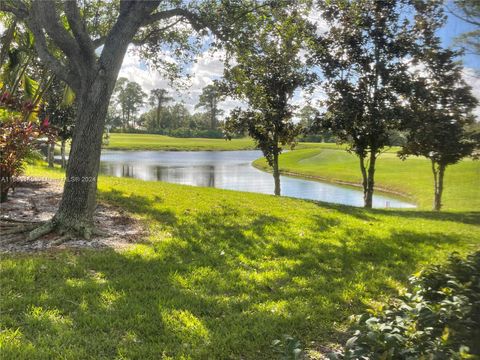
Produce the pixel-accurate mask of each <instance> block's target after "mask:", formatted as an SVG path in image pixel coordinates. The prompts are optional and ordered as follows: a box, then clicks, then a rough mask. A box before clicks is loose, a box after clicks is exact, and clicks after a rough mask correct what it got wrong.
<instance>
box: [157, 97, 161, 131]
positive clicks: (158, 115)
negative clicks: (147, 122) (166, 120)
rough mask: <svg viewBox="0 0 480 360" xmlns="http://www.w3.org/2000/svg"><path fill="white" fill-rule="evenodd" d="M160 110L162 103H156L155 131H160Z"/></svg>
mask: <svg viewBox="0 0 480 360" xmlns="http://www.w3.org/2000/svg"><path fill="white" fill-rule="evenodd" d="M161 110H162V102H161V101H158V105H157V119H156V120H157V129H158V130H160V128H161V127H160V111H161Z"/></svg>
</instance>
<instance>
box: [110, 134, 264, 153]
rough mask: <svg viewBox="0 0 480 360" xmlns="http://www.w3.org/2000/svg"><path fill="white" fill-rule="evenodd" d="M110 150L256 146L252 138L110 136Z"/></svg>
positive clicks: (243, 147) (207, 148) (212, 148)
mask: <svg viewBox="0 0 480 360" xmlns="http://www.w3.org/2000/svg"><path fill="white" fill-rule="evenodd" d="M105 148H106V149H109V150H171V151H173V150H175V151H196V150H253V149H255V144H254V142H253V140H252V139H250V138H243V139H233V140H231V141H229V140H225V139H206V138H174V137H170V136H164V135H153V134H118V133H112V134H110V143H109V145H108V146H105Z"/></svg>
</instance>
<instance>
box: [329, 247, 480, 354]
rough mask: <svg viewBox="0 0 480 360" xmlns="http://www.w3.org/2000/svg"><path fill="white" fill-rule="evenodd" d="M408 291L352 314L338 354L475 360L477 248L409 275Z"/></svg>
mask: <svg viewBox="0 0 480 360" xmlns="http://www.w3.org/2000/svg"><path fill="white" fill-rule="evenodd" d="M410 281H411V285H412V290H413V291H412V292H411V293H406V294H404V295H403V296H402V297H400V298H397V299H394V300H393V301H392V303H391V304H390V305H388V306H385V307H383V308H382V309H379V310H376V311H374V310H372V311H370V313H369V314H363V315H361V316H356V317H355V320H356V331H355V333H354V336H353V337H352V338H350V339H349V340H348V341H347V343H346V346H345V351H344V353H343V354H342V355H335V356H332V357H336V358H343V359H479V358H480V252H476V253H474V254H472V255H470V256H468V257H467V258H466V259H462V258H460V257H459V256H458V255H457V254H453V255H452V256H451V258H450V259H449V261H448V263H447V264H445V265H439V266H432V267H429V268H427V269H426V270H425V271H423V272H421V273H420V274H418V275H416V276H414V277H412V278H411V279H410Z"/></svg>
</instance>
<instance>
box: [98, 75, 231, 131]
mask: <svg viewBox="0 0 480 360" xmlns="http://www.w3.org/2000/svg"><path fill="white" fill-rule="evenodd" d="M222 98H223V95H222V93H221V92H220V90H219V88H218V85H217V84H216V83H213V84H211V85H207V86H206V87H205V88H204V89H203V91H202V93H201V94H200V97H199V101H198V103H197V104H196V106H195V109H202V110H203V111H202V112H194V113H191V112H190V111H189V110H188V108H187V107H186V105H185V104H184V103H182V102H175V101H174V98H173V97H172V96H171V95H170V94H169V92H168V90H166V89H153V90H151V91H150V95H147V94H146V93H145V92H144V91H143V89H142V87H141V86H140V84H138V83H137V82H135V81H129V80H128V79H126V78H124V77H120V78H119V79H118V80H117V83H116V85H115V89H114V95H113V97H112V100H111V102H110V106H109V111H108V116H107V124H108V125H110V126H111V128H112V131H114V132H115V131H121V132H142V133H143V132H145V133H150V134H161V135H169V136H174V137H208V138H222V137H223V132H222V125H223V120H222V119H221V116H222V115H223V113H224V112H223V110H222V109H220V108H219V103H220V102H221V101H222ZM148 106H149V107H150V109H148V110H147V111H144V112H143V113H140V110H141V109H142V108H145V107H148Z"/></svg>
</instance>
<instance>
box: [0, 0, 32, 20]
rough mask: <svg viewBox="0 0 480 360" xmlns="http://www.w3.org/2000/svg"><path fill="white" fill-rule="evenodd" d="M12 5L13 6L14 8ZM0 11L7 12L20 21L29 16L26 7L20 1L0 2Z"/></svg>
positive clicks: (4, 0) (0, 0) (3, 0)
mask: <svg viewBox="0 0 480 360" xmlns="http://www.w3.org/2000/svg"><path fill="white" fill-rule="evenodd" d="M13 4H15V6H14V5H13ZM0 11H4V12H9V13H11V14H13V15H15V16H16V17H17V19H20V20H23V19H25V18H26V17H27V16H28V15H29V13H28V9H27V7H26V6H25V4H24V3H22V2H20V1H17V2H14V1H6V0H0Z"/></svg>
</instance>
